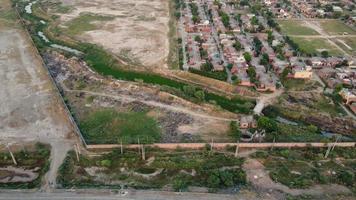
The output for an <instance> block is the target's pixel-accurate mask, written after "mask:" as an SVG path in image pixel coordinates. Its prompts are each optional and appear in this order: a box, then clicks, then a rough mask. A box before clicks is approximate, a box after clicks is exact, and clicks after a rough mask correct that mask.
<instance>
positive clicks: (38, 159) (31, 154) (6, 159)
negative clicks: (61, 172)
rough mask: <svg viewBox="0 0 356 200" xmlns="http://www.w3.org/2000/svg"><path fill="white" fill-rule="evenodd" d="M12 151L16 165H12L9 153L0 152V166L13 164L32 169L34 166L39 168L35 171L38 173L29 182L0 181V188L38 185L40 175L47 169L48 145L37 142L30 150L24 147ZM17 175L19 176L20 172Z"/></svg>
mask: <svg viewBox="0 0 356 200" xmlns="http://www.w3.org/2000/svg"><path fill="white" fill-rule="evenodd" d="M31 149H32V148H31ZM13 153H14V156H15V158H16V162H17V166H14V164H13V161H12V158H11V156H10V153H8V152H0V167H8V166H13V167H20V168H24V169H32V170H34V169H35V168H39V170H37V171H36V172H37V173H39V175H38V177H37V178H36V179H35V180H33V181H31V182H13V183H0V188H6V189H32V188H38V187H40V185H41V180H42V177H43V176H44V174H45V173H46V172H47V171H48V169H49V164H50V163H49V156H50V147H49V145H44V144H41V143H37V144H36V145H35V148H34V149H32V150H27V149H26V148H24V149H23V150H21V151H17V152H13ZM0 173H1V172H0ZM19 176H21V174H20V175H19ZM10 177H11V175H10Z"/></svg>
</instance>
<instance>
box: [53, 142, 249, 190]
mask: <svg viewBox="0 0 356 200" xmlns="http://www.w3.org/2000/svg"><path fill="white" fill-rule="evenodd" d="M145 152H146V159H147V160H142V157H141V156H140V154H138V153H137V151H136V150H127V149H124V153H123V154H121V153H120V150H119V151H118V150H114V151H112V152H110V153H108V154H106V155H102V156H97V157H95V158H91V157H88V156H84V155H83V156H81V158H80V161H79V162H78V161H77V160H76V157H75V153H74V152H71V153H69V154H68V156H67V158H66V159H65V162H64V163H63V165H62V167H61V170H60V174H59V175H58V181H59V182H60V183H61V184H62V186H63V187H65V188H71V187H76V188H80V187H97V186H98V185H101V186H107V187H114V188H115V187H118V186H119V185H120V184H122V185H127V186H129V187H133V188H138V189H148V188H162V187H165V189H170V188H172V189H173V190H175V191H186V190H189V186H199V187H204V188H211V189H212V191H216V190H218V189H224V188H235V187H236V186H238V185H242V184H245V181H246V180H245V179H246V178H245V173H244V171H243V170H242V169H241V165H242V163H243V159H242V158H235V157H234V156H232V155H226V154H224V153H218V152H209V151H206V150H201V151H194V152H191V151H184V150H180V151H172V152H167V151H165V152H163V151H162V150H160V149H147V148H146V150H145ZM203 191H207V190H206V189H205V190H203Z"/></svg>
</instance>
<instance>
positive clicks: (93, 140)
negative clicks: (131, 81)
mask: <svg viewBox="0 0 356 200" xmlns="http://www.w3.org/2000/svg"><path fill="white" fill-rule="evenodd" d="M79 127H80V129H81V131H82V134H83V137H84V138H85V140H86V141H87V142H88V143H90V144H107V143H111V144H117V143H118V142H119V141H122V142H123V143H137V140H138V139H140V142H141V143H153V142H157V141H159V139H160V129H159V128H158V125H157V122H156V121H155V120H154V119H152V118H150V117H148V116H146V114H145V113H134V112H130V113H119V112H116V111H114V110H102V111H96V112H94V113H91V114H90V115H89V116H87V117H86V118H85V119H83V120H81V122H80V124H79Z"/></svg>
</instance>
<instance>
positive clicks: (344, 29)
mask: <svg viewBox="0 0 356 200" xmlns="http://www.w3.org/2000/svg"><path fill="white" fill-rule="evenodd" d="M319 24H320V26H321V28H322V29H323V30H324V31H325V32H327V33H328V34H330V35H342V34H343V33H348V34H349V35H354V34H356V31H354V30H353V29H352V28H350V27H349V26H347V25H346V24H344V23H342V22H341V21H339V20H326V21H320V22H319Z"/></svg>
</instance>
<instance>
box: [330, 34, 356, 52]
mask: <svg viewBox="0 0 356 200" xmlns="http://www.w3.org/2000/svg"><path fill="white" fill-rule="evenodd" d="M334 42H335V43H336V44H337V45H338V46H339V47H341V48H342V49H343V50H344V51H346V52H348V53H350V54H352V55H356V36H355V37H346V38H336V39H335V40H334ZM345 44H346V45H347V46H346V45H345Z"/></svg>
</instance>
